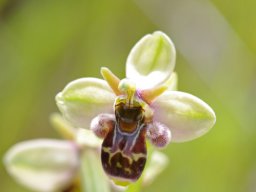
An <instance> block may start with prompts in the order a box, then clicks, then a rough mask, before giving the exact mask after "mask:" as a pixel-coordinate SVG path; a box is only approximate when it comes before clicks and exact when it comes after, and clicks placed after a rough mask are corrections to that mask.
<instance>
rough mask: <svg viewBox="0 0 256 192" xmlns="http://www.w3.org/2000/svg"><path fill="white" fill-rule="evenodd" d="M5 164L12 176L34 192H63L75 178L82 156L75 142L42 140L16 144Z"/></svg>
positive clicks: (8, 154)
mask: <svg viewBox="0 0 256 192" xmlns="http://www.w3.org/2000/svg"><path fill="white" fill-rule="evenodd" d="M4 163H5V167H6V169H7V171H8V173H9V174H10V175H12V176H13V177H14V178H15V179H16V180H17V181H18V182H19V183H20V184H22V185H24V186H26V187H28V188H30V189H32V190H34V191H40V192H52V191H61V190H63V189H65V188H66V187H68V186H69V185H70V184H71V182H72V180H73V178H74V176H75V173H76V171H77V169H78V166H79V154H78V149H77V147H76V146H75V144H73V143H71V142H68V141H61V140H51V139H38V140H30V141H25V142H21V143H18V144H16V145H14V146H13V147H12V148H11V149H10V150H9V151H8V152H7V153H6V155H5V156H4Z"/></svg>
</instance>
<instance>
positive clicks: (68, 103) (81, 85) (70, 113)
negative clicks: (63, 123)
mask: <svg viewBox="0 0 256 192" xmlns="http://www.w3.org/2000/svg"><path fill="white" fill-rule="evenodd" d="M114 101H115V94H114V93H113V92H112V90H111V88H110V87H109V86H108V84H107V83H106V81H104V80H101V79H97V78H81V79H78V80H75V81H72V82H71V83H69V84H68V85H67V86H66V87H65V88H64V90H63V91H62V92H60V93H58V94H57V96H56V102H57V106H58V107H59V109H60V111H61V112H62V114H63V116H64V117H65V118H66V119H67V120H68V121H70V122H71V123H72V125H73V126H75V127H80V128H86V129H89V128H90V127H89V125H90V122H91V120H92V119H93V118H94V117H95V116H97V115H98V114H100V113H113V103H114Z"/></svg>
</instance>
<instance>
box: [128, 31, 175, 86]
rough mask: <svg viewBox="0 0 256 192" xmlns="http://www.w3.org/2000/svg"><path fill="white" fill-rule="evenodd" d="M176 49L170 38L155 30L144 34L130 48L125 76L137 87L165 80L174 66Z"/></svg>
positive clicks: (154, 84) (153, 84)
mask: <svg viewBox="0 0 256 192" xmlns="http://www.w3.org/2000/svg"><path fill="white" fill-rule="evenodd" d="M175 58H176V50H175V47H174V44H173V43H172V41H171V39H170V38H169V37H168V36H167V35H166V34H164V33H163V32H160V31H156V32H154V33H153V34H148V35H146V36H144V37H143V38H142V39H141V40H140V41H139V42H138V43H137V44H136V45H135V46H134V47H133V48H132V50H131V52H130V54H129V56H128V58H127V62H126V77H127V78H130V79H132V80H133V81H134V82H136V85H137V87H138V88H139V89H148V88H152V87H155V86H157V85H159V84H161V83H163V82H164V81H166V80H167V79H168V78H169V77H170V75H171V73H172V71H173V69H174V66H175Z"/></svg>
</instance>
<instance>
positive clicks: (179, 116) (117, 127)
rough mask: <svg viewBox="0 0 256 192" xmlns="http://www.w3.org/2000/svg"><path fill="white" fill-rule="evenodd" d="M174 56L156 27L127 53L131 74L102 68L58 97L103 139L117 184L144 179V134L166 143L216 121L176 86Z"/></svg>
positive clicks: (71, 115)
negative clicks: (122, 76)
mask: <svg viewBox="0 0 256 192" xmlns="http://www.w3.org/2000/svg"><path fill="white" fill-rule="evenodd" d="M175 57H176V51H175V47H174V45H173V43H172V41H171V39H170V38H169V37H168V36H167V35H166V34H164V33H162V32H160V31H157V32H154V33H153V34H150V35H146V36H145V37H143V38H142V39H141V40H140V41H139V42H138V43H137V44H136V45H135V46H134V48H133V49H132V51H131V53H130V54H129V56H128V59H127V62H126V76H127V78H125V79H122V80H120V79H119V78H118V77H117V76H115V75H114V74H113V73H112V72H111V71H110V70H109V69H107V68H105V67H103V68H102V69H101V74H102V76H103V78H104V80H105V81H104V80H100V79H96V78H82V79H78V80H75V81H73V82H71V83H69V84H68V85H67V86H66V87H65V88H64V90H63V91H62V92H60V93H59V94H58V95H57V97H56V101H57V105H58V107H59V109H60V111H61V112H62V113H63V116H64V117H66V118H67V120H69V121H70V122H72V123H73V124H74V125H75V126H77V127H80V128H88V127H90V128H91V130H92V131H93V132H94V133H95V135H97V136H98V137H100V138H102V139H103V142H102V146H101V161H102V166H103V169H104V170H105V172H106V173H107V174H108V175H109V176H110V177H111V178H112V179H113V181H115V182H116V183H117V184H120V185H127V184H129V183H130V182H135V181H137V180H138V179H139V178H140V176H141V174H142V172H143V170H144V167H145V164H146V161H147V147H146V139H148V140H149V141H150V142H151V143H152V144H153V145H154V146H155V147H158V148H162V147H165V146H166V145H167V144H168V143H169V142H170V141H173V142H185V141H189V140H192V139H195V138H198V137H200V136H202V135H203V134H205V133H206V132H207V131H209V130H210V129H211V128H212V127H213V125H214V123H215V121H216V117H215V114H214V111H213V110H212V109H211V108H210V107H209V106H208V105H207V104H206V103H205V102H203V101H202V100H200V99H199V98H197V97H195V96H193V95H190V94H188V93H183V92H179V91H176V88H177V75H176V73H175V72H173V69H174V66H175ZM113 105H114V107H113Z"/></svg>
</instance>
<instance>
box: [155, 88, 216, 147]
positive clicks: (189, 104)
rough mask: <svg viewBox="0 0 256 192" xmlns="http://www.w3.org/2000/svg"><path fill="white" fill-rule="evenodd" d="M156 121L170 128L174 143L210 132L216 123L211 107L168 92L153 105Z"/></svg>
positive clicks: (177, 93) (176, 93) (200, 101)
mask: <svg viewBox="0 0 256 192" xmlns="http://www.w3.org/2000/svg"><path fill="white" fill-rule="evenodd" d="M152 107H153V108H154V118H155V121H158V122H161V123H163V124H165V125H166V126H167V127H169V128H170V130H171V133H172V141H173V142H184V141H189V140H193V139H195V138H198V137H200V136H202V135H204V134H205V133H206V132H208V131H209V130H210V129H211V128H212V127H213V125H214V124H215V121H216V116H215V113H214V111H213V110H212V109H211V107H210V106H209V105H208V104H206V103H205V102H203V101H202V100H201V99H199V98H197V97H195V96H193V95H191V94H188V93H183V92H179V91H166V92H165V93H163V94H162V95H161V96H159V97H158V98H157V99H156V101H155V102H154V103H153V104H152Z"/></svg>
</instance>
